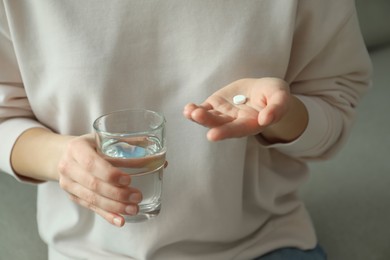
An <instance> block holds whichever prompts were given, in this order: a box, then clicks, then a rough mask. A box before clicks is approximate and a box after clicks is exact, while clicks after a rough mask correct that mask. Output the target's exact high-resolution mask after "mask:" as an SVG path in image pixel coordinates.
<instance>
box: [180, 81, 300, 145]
mask: <svg viewBox="0 0 390 260" xmlns="http://www.w3.org/2000/svg"><path fill="white" fill-rule="evenodd" d="M236 95H244V96H245V97H246V98H247V100H246V102H245V103H244V104H240V105H236V104H234V103H233V97H234V96H236ZM183 114H184V116H185V117H186V118H188V119H190V120H192V121H194V122H196V123H198V124H200V125H203V126H205V127H208V128H210V130H209V131H208V133H207V138H208V139H209V140H210V141H218V140H223V139H227V138H238V137H244V136H249V135H257V134H259V133H262V135H263V136H264V137H265V138H266V139H268V140H269V141H272V142H277V141H280V142H288V141H291V140H294V139H295V138H297V137H298V136H299V135H300V134H302V132H303V131H304V129H305V128H306V125H307V120H308V118H307V111H306V108H305V106H304V105H303V104H302V103H301V102H300V101H299V100H298V99H297V98H295V97H294V96H292V95H291V94H290V89H289V85H288V84H287V82H285V81H284V80H281V79H277V78H260V79H241V80H238V81H235V82H233V83H231V84H229V85H227V86H226V87H223V88H221V89H220V90H218V91H217V92H215V93H214V94H212V95H211V96H210V97H208V98H207V99H206V100H205V101H204V102H203V103H202V104H200V105H196V104H193V103H190V104H188V105H186V106H185V108H184V111H183Z"/></svg>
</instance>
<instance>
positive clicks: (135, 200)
mask: <svg viewBox="0 0 390 260" xmlns="http://www.w3.org/2000/svg"><path fill="white" fill-rule="evenodd" d="M141 200H142V195H141V194H140V193H131V194H130V196H129V201H130V202H132V203H140V202H141Z"/></svg>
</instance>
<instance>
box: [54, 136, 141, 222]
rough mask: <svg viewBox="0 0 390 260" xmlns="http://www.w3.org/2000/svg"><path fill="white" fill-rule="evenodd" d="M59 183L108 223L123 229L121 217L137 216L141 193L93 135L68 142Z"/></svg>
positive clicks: (59, 165)
mask: <svg viewBox="0 0 390 260" xmlns="http://www.w3.org/2000/svg"><path fill="white" fill-rule="evenodd" d="M58 173H59V184H60V186H61V188H62V189H64V190H65V191H66V192H68V193H69V197H70V199H71V200H73V201H74V202H76V203H78V204H79V205H81V206H84V207H86V208H88V209H91V210H93V211H94V212H96V213H97V214H99V215H100V216H102V217H103V218H104V219H106V220H107V221H108V222H110V223H112V224H114V225H116V226H123V225H124V218H123V216H121V214H125V215H136V214H137V212H138V203H139V202H141V200H142V195H141V192H140V191H139V190H137V189H135V188H132V187H129V186H128V185H129V184H130V183H131V178H130V176H129V175H128V174H126V173H124V172H122V171H121V170H120V169H119V168H116V167H114V166H112V165H111V164H110V163H109V162H107V161H106V160H104V159H103V158H102V157H101V156H100V155H99V154H98V153H97V152H96V145H95V141H94V137H93V135H92V134H88V135H84V136H80V137H75V138H74V139H72V140H70V141H69V142H68V145H67V148H66V150H65V153H64V154H63V156H62V158H61V159H60V161H59V164H58Z"/></svg>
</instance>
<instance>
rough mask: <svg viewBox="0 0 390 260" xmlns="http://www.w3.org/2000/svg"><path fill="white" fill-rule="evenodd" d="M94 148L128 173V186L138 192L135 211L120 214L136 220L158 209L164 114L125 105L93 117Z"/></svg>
mask: <svg viewBox="0 0 390 260" xmlns="http://www.w3.org/2000/svg"><path fill="white" fill-rule="evenodd" d="M93 127H94V129H95V132H96V143H97V150H98V152H99V153H100V154H101V155H102V156H103V157H104V158H105V159H106V160H107V161H109V162H110V163H111V164H112V165H114V166H116V167H119V168H121V169H122V170H123V171H125V172H127V173H128V174H130V175H131V184H130V185H131V186H132V187H135V188H137V189H139V190H140V191H141V192H142V196H143V200H142V201H141V203H139V213H138V214H137V215H135V216H129V215H124V218H125V220H126V222H140V221H145V220H148V219H151V218H153V217H155V216H157V215H158V214H159V213H160V209H161V193H162V182H163V170H164V164H165V153H166V147H165V118H164V116H163V115H161V114H159V113H157V112H154V111H150V110H144V109H128V110H121V111H115V112H112V113H109V114H106V115H102V116H100V117H99V118H97V119H96V120H95V122H94V123H93Z"/></svg>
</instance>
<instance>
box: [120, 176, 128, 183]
mask: <svg viewBox="0 0 390 260" xmlns="http://www.w3.org/2000/svg"><path fill="white" fill-rule="evenodd" d="M130 181H131V180H130V176H121V177H120V178H119V184H120V185H129V184H130Z"/></svg>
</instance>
